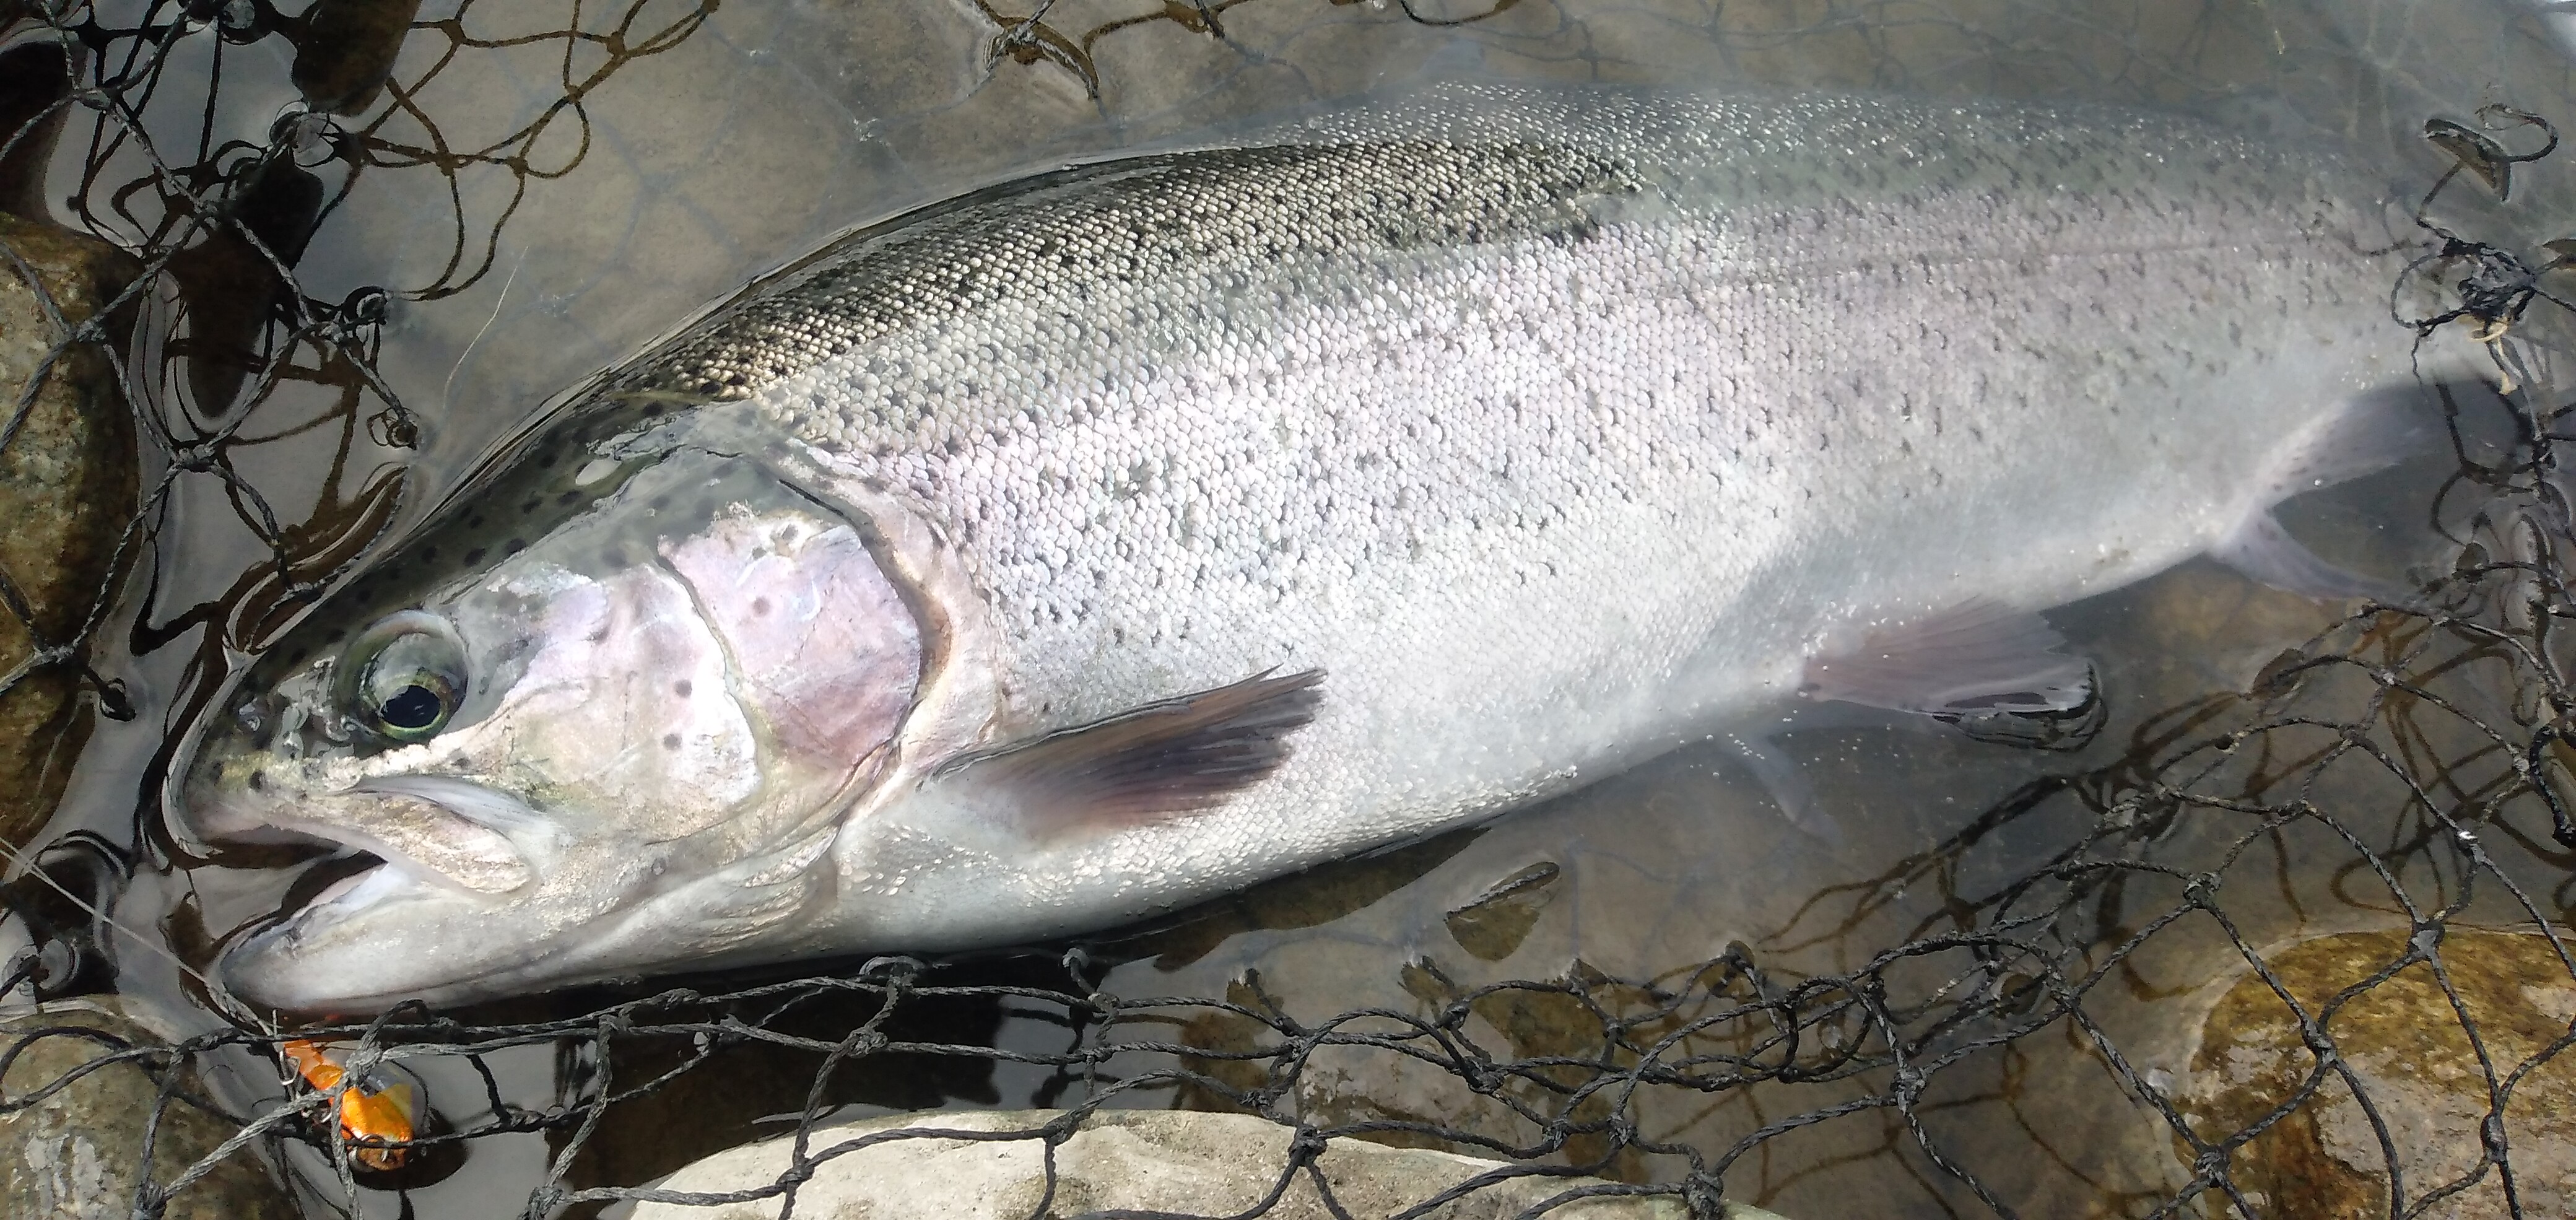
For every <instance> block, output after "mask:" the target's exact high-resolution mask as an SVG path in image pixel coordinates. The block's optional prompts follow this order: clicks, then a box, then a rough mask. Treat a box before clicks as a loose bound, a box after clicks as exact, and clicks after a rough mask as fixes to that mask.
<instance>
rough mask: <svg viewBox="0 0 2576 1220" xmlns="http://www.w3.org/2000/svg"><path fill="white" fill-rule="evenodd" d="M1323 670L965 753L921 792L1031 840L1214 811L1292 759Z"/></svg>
mask: <svg viewBox="0 0 2576 1220" xmlns="http://www.w3.org/2000/svg"><path fill="white" fill-rule="evenodd" d="M1323 680H1324V671H1322V670H1320V669H1309V670H1303V671H1300V672H1298V673H1293V674H1286V675H1281V676H1277V677H1273V676H1272V675H1270V674H1267V673H1264V674H1258V675H1255V676H1253V677H1251V678H1247V679H1245V680H1243V681H1241V682H1237V683H1234V684H1233V685H1230V686H1220V687H1217V688H1216V689H1214V690H1208V691H1201V692H1199V693H1197V694H1194V695H1185V696H1182V697H1181V698H1178V699H1172V700H1168V701H1166V702H1162V703H1153V704H1147V705H1146V706H1144V707H1140V708H1136V709H1134V710H1132V711H1127V712H1122V713H1120V714H1118V715H1116V716H1112V717H1110V718H1108V719H1106V720H1101V721H1097V722H1095V723H1092V724H1087V725H1083V726H1081V727H1079V728H1071V729H1064V730H1061V731H1059V732H1054V733H1049V734H1047V735H1046V736H1044V737H1040V738H1037V739H1035V740H1033V741H1029V742H1026V743H1022V744H1018V745H1013V746H1008V747H1005V748H1003V749H1001V750H997V751H992V752H988V753H982V754H974V755H969V756H967V757H965V758H961V759H958V760H957V761H955V762H952V763H949V764H947V765H945V766H943V767H941V768H940V769H939V770H938V771H936V772H934V773H933V774H932V775H931V776H930V778H929V779H927V780H925V781H924V782H923V784H922V788H923V793H924V794H925V795H930V796H933V797H934V798H935V799H938V800H942V801H952V802H955V803H956V804H958V805H961V806H965V807H968V808H971V809H973V810H975V811H977V812H979V813H982V814H985V815H987V816H991V817H997V818H1000V819H1003V820H1006V821H1008V822H1010V823H1011V824H1013V825H1014V826H1016V827H1017V828H1018V829H1019V830H1021V831H1022V832H1023V833H1025V834H1028V835H1029V836H1031V837H1033V838H1039V839H1048V838H1057V837H1061V836H1064V835H1067V834H1073V833H1080V832H1086V831H1096V830H1112V829H1118V828H1122V827H1130V826H1142V825H1150V824H1153V823H1156V822H1162V821H1167V820H1169V819H1172V818H1175V817H1178V816H1180V815H1183V814H1187V813H1193V812H1196V811H1199V810H1202V809H1208V808H1211V807H1214V806H1216V805H1218V804H1221V803H1223V802H1224V800H1225V799H1226V798H1227V797H1229V796H1232V795H1233V794H1235V793H1236V792H1239V791H1241V790H1243V789H1244V788H1246V787H1248V786H1250V785H1251V784H1253V783H1256V782H1258V781H1259V780H1261V779H1262V778H1264V777H1266V776H1268V775H1269V774H1270V773H1271V772H1273V771H1276V770H1278V769H1279V764H1281V763H1283V762H1286V761H1287V759H1288V737H1289V735H1290V734H1292V733H1295V732H1296V731H1297V730H1298V729H1301V728H1304V727H1305V726H1306V725H1308V724H1310V723H1312V722H1313V721H1314V719H1315V709H1316V707H1317V706H1318V705H1319V704H1321V703H1322V702H1323V692H1322V691H1321V690H1320V689H1318V688H1319V687H1320V686H1321V684H1322V683H1323Z"/></svg>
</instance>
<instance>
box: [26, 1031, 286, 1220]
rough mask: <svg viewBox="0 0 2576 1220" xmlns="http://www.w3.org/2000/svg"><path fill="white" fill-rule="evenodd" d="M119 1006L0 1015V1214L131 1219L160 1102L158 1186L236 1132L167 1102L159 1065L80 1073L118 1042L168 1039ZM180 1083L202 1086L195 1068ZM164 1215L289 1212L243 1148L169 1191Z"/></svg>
mask: <svg viewBox="0 0 2576 1220" xmlns="http://www.w3.org/2000/svg"><path fill="white" fill-rule="evenodd" d="M123 1007H124V1006H123V1004H122V1003H121V1002H120V1001H118V1000H115V999H112V998H102V999H91V1000H62V1001H57V1002H55V1003H52V1004H48V1005H45V1006H44V1007H43V1008H41V1009H39V1010H37V1011H35V1012H33V1013H28V1014H25V1015H21V1016H15V1017H11V1018H9V1019H7V1020H0V1055H9V1054H10V1052H11V1051H12V1050H14V1051H15V1052H16V1053H15V1056H14V1057H13V1058H10V1059H8V1060H7V1063H8V1070H7V1072H6V1073H5V1074H0V1216H9V1217H19V1216H25V1217H35V1216H44V1217H49V1218H52V1220H125V1218H126V1217H128V1216H131V1215H133V1214H134V1205H135V1197H134V1190H135V1186H136V1185H137V1184H138V1182H139V1181H140V1180H141V1170H142V1168H143V1165H144V1161H143V1147H144V1139H145V1136H146V1125H147V1123H149V1121H150V1119H151V1117H152V1114H153V1112H154V1110H155V1108H156V1107H158V1108H159V1109H160V1114H161V1121H160V1122H159V1124H158V1125H157V1127H156V1128H155V1129H153V1130H152V1131H151V1133H150V1138H151V1140H152V1160H151V1169H152V1177H153V1180H154V1181H155V1182H157V1183H162V1184H167V1183H169V1182H171V1181H173V1180H175V1179H176V1178H178V1176H179V1175H180V1174H181V1173H183V1172H185V1171H186V1170H187V1168H188V1167H189V1166H190V1165H192V1164H194V1163H195V1162H196V1161H198V1160H199V1159H201V1158H203V1157H204V1156H206V1154H208V1153H210V1152H213V1151H214V1150H215V1149H216V1148H217V1147H218V1146H220V1145H221V1144H222V1143H223V1142H224V1141H225V1140H226V1139H229V1138H231V1137H232V1135H233V1133H234V1131H235V1130H237V1127H236V1126H235V1124H234V1123H233V1122H232V1121H231V1120H229V1119H226V1118H222V1117H220V1116H217V1115H214V1114H209V1113H207V1112H206V1111H204V1110H202V1109H199V1108H198V1107H196V1106H195V1105H192V1104H190V1103H189V1102H188V1100H186V1098H184V1097H176V1096H174V1097H172V1098H171V1099H170V1100H169V1101H167V1102H166V1103H164V1102H162V1101H161V1100H160V1098H161V1078H160V1073H161V1071H162V1070H163V1069H162V1068H161V1066H160V1062H159V1061H156V1060H153V1059H148V1058H131V1059H121V1060H116V1061H114V1062H110V1063H107V1064H105V1065H102V1066H99V1067H97V1068H94V1069H90V1070H88V1071H86V1072H84V1071H82V1069H83V1068H84V1067H85V1066H86V1065H88V1064H92V1063H95V1062H97V1061H98V1060H101V1059H109V1058H112V1057H114V1056H115V1055H117V1054H118V1053H119V1051H120V1050H121V1049H123V1048H127V1047H149V1046H154V1045H158V1044H160V1043H161V1042H162V1041H163V1040H162V1039H161V1038H159V1037H158V1036H156V1035H154V1034H153V1033H152V1032H151V1031H150V1030H149V1029H147V1028H145V1027H144V1026H143V1025H142V1024H140V1023H138V1022H136V1021H135V1020H134V1019H133V1018H132V1017H130V1016H128V1015H127V1014H126V1013H125V1012H124V1011H122V1009H123ZM82 1030H96V1031H98V1033H97V1034H88V1033H82V1032H80V1031H82ZM41 1031H53V1032H41ZM102 1035H103V1036H102ZM75 1073H79V1074H78V1075H77V1076H75ZM57 1084H59V1085H60V1087H59V1088H55V1089H54V1091H52V1092H50V1093H46V1090H47V1089H49V1088H53V1087H54V1086H56V1085H57ZM179 1087H180V1089H181V1090H182V1091H184V1092H197V1091H198V1090H197V1087H196V1081H195V1080H194V1079H193V1074H191V1076H190V1077H183V1078H182V1080H181V1081H180V1082H179ZM38 1093H45V1096H44V1097H42V1098H41V1099H38V1098H36V1094H38ZM159 1215H161V1216H162V1217H163V1218H164V1220H272V1218H274V1220H289V1218H290V1217H293V1216H294V1215H296V1211H295V1208H294V1207H293V1206H292V1205H291V1204H290V1203H289V1202H288V1201H287V1198H286V1195H285V1193H284V1191H283V1190H282V1189H281V1188H280V1187H279V1186H278V1185H277V1183H276V1182H274V1181H273V1180H271V1179H270V1178H269V1176H268V1173H267V1171H266V1170H264V1169H263V1168H262V1167H261V1166H260V1164H259V1162H258V1160H257V1158H256V1157H255V1156H254V1155H253V1154H252V1153H251V1152H249V1151H247V1150H243V1151H237V1152H235V1153H234V1154H233V1155H232V1156H230V1157H228V1158H226V1159H225V1160H223V1161H221V1162H218V1163H217V1164H216V1165H215V1167H214V1171H213V1172H212V1173H209V1174H207V1175H206V1176H205V1177H202V1178H199V1179H198V1180H196V1181H194V1182H191V1183H189V1184H188V1185H187V1186H185V1187H183V1188H181V1189H180V1190H179V1191H177V1192H176V1193H174V1194H172V1195H171V1196H170V1199H169V1202H168V1205H167V1210H165V1211H162V1212H160V1213H159Z"/></svg>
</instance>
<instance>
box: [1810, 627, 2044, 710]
mask: <svg viewBox="0 0 2576 1220" xmlns="http://www.w3.org/2000/svg"><path fill="white" fill-rule="evenodd" d="M2065 643H2066V638H2065V637H2064V636H2061V635H2059V634H2057V630H2056V629H2055V628H2053V627H2050V626H2049V625H2048V623H2047V621H2046V620H2044V619H2042V618H2040V617H2039V616H2038V615H2036V614H2032V613H2029V612H2027V611H2021V610H2014V609H2011V608H2010V607H2007V606H2004V605H2002V604H2000V603H1997V602H1991V601H1986V600H1984V599H1975V600H1970V601H1967V602H1963V603H1961V604H1960V605H1958V606H1955V607H1953V608H1951V609H1949V610H1945V611H1940V612H1938V613H1933V614H1926V615H1923V616H1920V617H1917V618H1912V619H1907V620H1904V621H1901V622H1893V623H1887V624H1882V625H1879V626H1874V627H1871V628H1870V629H1869V630H1868V631H1867V632H1866V633H1865V634H1863V635H1862V636H1861V637H1860V640H1859V642H1858V643H1857V644H1854V645H1852V646H1850V647H1844V648H1835V649H1830V650H1827V651H1825V652H1821V653H1819V654H1817V655H1815V656H1812V657H1809V658H1808V659H1807V670H1806V685H1805V686H1804V687H1803V688H1802V693H1804V694H1805V695H1806V696H1807V697H1808V698H1811V699H1837V700H1841V701H1843V702H1845V703H1857V704H1861V705H1863V706H1865V707H1877V708H1886V709H1887V710H1889V711H1895V712H1915V713H1918V714H1921V715H1926V716H1939V717H1943V718H1945V719H1946V718H1958V717H1979V716H1991V715H1998V714H2010V715H2021V716H2044V715H2052V714H2058V713H2065V712H2072V711H2076V710H2078V709H2080V708H2083V707H2085V706H2086V705H2087V704H2089V703H2091V702H2092V700H2093V666H2092V664H2091V663H2090V662H2087V661H2086V660H2084V659H2083V658H2082V657H2070V656H2067V655H2066V654H2064V653H2062V652H2059V651H2058V649H2059V647H2061V646H2062V645H2064V644H2065Z"/></svg>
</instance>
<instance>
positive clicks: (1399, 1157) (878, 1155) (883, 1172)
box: [632, 1110, 1779, 1220]
mask: <svg viewBox="0 0 2576 1220" xmlns="http://www.w3.org/2000/svg"><path fill="white" fill-rule="evenodd" d="M1060 1116H1061V1112H1060V1111H1054V1110H970V1111H952V1112H947V1113H938V1114H899V1115H894V1116H891V1117H886V1118H875V1119H867V1120H864V1121H860V1122H853V1123H843V1124H839V1125H836V1126H830V1127H821V1128H817V1129H816V1130H815V1132H814V1133H813V1135H812V1136H811V1137H810V1141H809V1145H808V1147H809V1148H810V1149H812V1150H814V1151H820V1150H823V1149H827V1148H830V1147H832V1146H833V1145H834V1144H838V1143H841V1142H844V1141H847V1140H850V1139H855V1138H858V1137H860V1136H864V1135H868V1134H871V1133H874V1132H879V1131H891V1130H896V1129H900V1128H908V1127H926V1128H936V1129H945V1130H952V1131H1023V1130H1031V1129H1034V1128H1037V1127H1041V1126H1043V1125H1045V1124H1046V1123H1048V1122H1051V1121H1053V1120H1055V1119H1056V1118H1058V1117H1060ZM1293 1135H1294V1133H1293V1132H1291V1131H1290V1130H1289V1129H1288V1128H1286V1127H1283V1126H1280V1125H1279V1124H1277V1123H1273V1122H1270V1121H1268V1120H1266V1119H1261V1118H1256V1117H1253V1116H1251V1115H1242V1114H1202V1113H1193V1112H1186V1111H1177V1110H1104V1111H1100V1112H1098V1113H1095V1114H1093V1115H1092V1116H1091V1117H1090V1118H1089V1119H1088V1120H1087V1121H1085V1122H1084V1124H1083V1126H1082V1129H1081V1130H1079V1131H1077V1132H1075V1133H1074V1135H1073V1136H1072V1137H1071V1138H1070V1139H1068V1140H1066V1141H1065V1142H1064V1144H1063V1145H1062V1146H1060V1147H1059V1148H1058V1149H1057V1150H1056V1174H1057V1177H1056V1187H1055V1199H1054V1201H1053V1202H1052V1203H1051V1204H1050V1205H1049V1207H1048V1209H1047V1212H1046V1214H1047V1215H1049V1216H1075V1215H1079V1214H1082V1213H1084V1212H1097V1211H1115V1210H1134V1211H1149V1212H1164V1213H1174V1214H1180V1215H1198V1216H1232V1215H1236V1214H1239V1213H1242V1212H1245V1211H1248V1210H1250V1209H1251V1208H1252V1207H1253V1206H1254V1205H1255V1204H1257V1203H1259V1202H1260V1201H1261V1200H1262V1199H1263V1198H1264V1197H1265V1196H1266V1195H1268V1194H1269V1193H1270V1190H1271V1188H1272V1187H1273V1186H1274V1185H1276V1184H1277V1182H1278V1180H1279V1172H1280V1168H1281V1167H1282V1166H1284V1165H1286V1164H1287V1163H1288V1146H1289V1143H1290V1141H1291V1139H1292V1138H1293ZM792 1145H793V1139H792V1137H784V1136H782V1137H780V1138H777V1139H770V1140H763V1141H761V1142H759V1143H756V1144H747V1145H744V1146H743V1147H740V1148H735V1149H732V1150H730V1151H726V1152H720V1153H717V1154H716V1155H714V1156H711V1157H708V1158H707V1159H705V1160H703V1161H699V1162H697V1163H696V1164H693V1165H690V1166H689V1167H687V1168H685V1169H682V1170H681V1171H679V1172H678V1173H675V1174H673V1175H671V1177H670V1178H669V1179H667V1180H665V1181H663V1182H662V1183H660V1184H659V1188H660V1189H662V1190H667V1191H689V1192H700V1193H719V1192H727V1191H737V1190H746V1189H751V1188H754V1187H759V1186H765V1185H768V1184H769V1183H771V1182H774V1181H776V1180H777V1179H778V1176H779V1175H780V1174H781V1173H782V1172H784V1171H785V1170H786V1168H787V1164H788V1159H789V1155H790V1153H791V1152H792ZM1317 1163H1318V1165H1319V1166H1320V1167H1321V1168H1322V1170H1323V1172H1324V1177H1325V1179H1326V1180H1327V1181H1329V1182H1330V1183H1331V1186H1332V1192H1333V1197H1334V1200H1335V1201H1336V1202H1338V1203H1339V1204H1340V1205H1341V1206H1342V1208H1343V1210H1344V1211H1345V1212H1347V1213H1348V1214H1349V1215H1352V1216H1361V1217H1371V1216H1391V1215H1395V1214H1397V1213H1399V1212H1402V1211H1404V1210H1405V1209H1407V1208H1410V1207H1413V1206H1416V1205H1418V1204H1420V1203H1422V1202H1423V1201H1424V1200H1427V1199H1429V1198H1430V1197H1432V1196H1433V1195H1436V1194H1438V1193H1440V1192H1441V1191H1442V1190H1445V1189H1447V1188H1448V1187H1450V1186H1452V1185H1455V1184H1457V1183H1459V1182H1462V1181H1465V1180H1466V1179H1468V1178H1470V1177H1473V1176H1474V1175H1476V1174H1479V1173H1483V1172H1485V1171H1487V1170H1490V1169H1494V1168H1497V1167H1498V1166H1499V1164H1500V1163H1499V1162H1495V1161H1486V1160H1478V1159H1475V1158H1473V1157H1464V1156H1457V1155H1454V1154H1451V1153H1446V1152H1434V1151H1429V1150H1426V1149H1418V1148H1388V1147H1385V1146H1383V1145H1379V1144H1372V1143H1368V1142H1366V1141H1362V1140H1355V1139H1337V1140H1334V1141H1332V1143H1331V1144H1330V1145H1329V1146H1328V1147H1327V1148H1326V1149H1325V1150H1324V1152H1323V1154H1322V1155H1321V1156H1320V1157H1318V1158H1317ZM1596 1183H1597V1180H1596V1179H1591V1178H1553V1177H1540V1178H1520V1179H1515V1180H1513V1181H1509V1182H1505V1183H1502V1184H1499V1185H1496V1186H1492V1187H1488V1188H1485V1189H1482V1190H1478V1191H1476V1192H1475V1193H1473V1194H1470V1195H1467V1196H1465V1197H1464V1198H1461V1199H1458V1200H1455V1201H1453V1202H1451V1203H1449V1204H1447V1205H1446V1206H1443V1207H1441V1208H1439V1209H1437V1210H1435V1211H1432V1212H1430V1213H1428V1217H1430V1218H1436V1220H1501V1218H1503V1217H1508V1216H1515V1215H1518V1214H1520V1213H1521V1212H1522V1211H1524V1210H1526V1209H1527V1208H1529V1207H1531V1206H1532V1205H1535V1204H1537V1203H1539V1202H1541V1201H1543V1200H1545V1199H1548V1198H1550V1197H1553V1196H1555V1195H1558V1194H1562V1193H1564V1192H1566V1191H1568V1190H1573V1189H1576V1188H1579V1187H1582V1186H1585V1185H1590V1184H1596ZM1045 1193H1046V1168H1045V1146H1044V1145H1043V1144H1042V1143H1041V1142H1040V1141H1039V1140H1037V1139H1035V1138H1029V1139H1018V1140H1010V1141H997V1140H967V1139H940V1138H914V1139H900V1140H891V1141H888V1142H886V1143H882V1144H876V1145H872V1146H870V1147H868V1148H864V1149H861V1150H859V1151H857V1152H853V1153H850V1154H847V1155H844V1156H840V1157H836V1158H834V1159H832V1160H829V1161H826V1162H824V1163H822V1164H821V1165H819V1166H817V1167H816V1169H815V1172H814V1177H813V1179H812V1180H811V1181H809V1182H807V1183H806V1184H805V1185H804V1187H803V1189H801V1190H799V1191H798V1192H797V1195H796V1213H795V1214H796V1215H797V1216H799V1217H803V1218H805V1220H897V1218H905V1220H950V1218H954V1220H967V1218H969V1217H986V1216H1012V1217H1018V1216H1028V1215H1031V1214H1033V1213H1035V1211H1036V1209H1037V1205H1038V1202H1039V1200H1040V1199H1042V1198H1044V1197H1045ZM778 1212H779V1201H778V1200H777V1199H776V1198H769V1199H763V1200H759V1201H756V1202H749V1203H733V1204H726V1205H723V1206H718V1207H691V1206H685V1205H680V1204H671V1203H643V1204H638V1205H637V1206H636V1208H635V1210H634V1212H633V1214H632V1220H767V1218H769V1217H774V1216H776V1215H777V1214H778ZM1332 1214H1333V1213H1332V1212H1331V1210H1330V1209H1328V1208H1327V1207H1326V1206H1325V1205H1324V1203H1323V1201H1322V1199H1321V1197H1320V1196H1319V1195H1318V1194H1317V1193H1316V1190H1315V1187H1314V1183H1313V1178H1312V1176H1311V1175H1308V1174H1302V1173H1301V1174H1299V1175H1297V1178H1296V1180H1295V1181H1294V1182H1293V1183H1292V1184H1291V1185H1290V1187H1289V1189H1288V1191H1287V1193H1286V1194H1285V1195H1283V1196H1281V1198H1280V1199H1279V1201H1278V1203H1277V1205H1276V1206H1274V1207H1272V1208H1271V1209H1270V1210H1269V1211H1268V1212H1266V1213H1264V1216H1265V1217H1266V1220H1326V1218H1327V1217H1329V1216H1331V1215H1332ZM1546 1214H1547V1215H1548V1216H1550V1217H1565V1218H1566V1220H1684V1218H1685V1217H1687V1216H1688V1215H1689V1214H1690V1213H1689V1211H1688V1209H1687V1208H1685V1207H1684V1206H1683V1205H1682V1202H1681V1201H1680V1200H1679V1199H1677V1198H1672V1197H1668V1196H1666V1197H1648V1196H1628V1197H1612V1198H1595V1199H1584V1200H1581V1201H1578V1202H1575V1203H1572V1204H1570V1205H1568V1206H1565V1207H1561V1208H1557V1209H1555V1210H1553V1211H1550V1212H1548V1213H1546ZM1725 1220H1779V1217H1777V1216H1773V1215H1772V1214H1771V1213H1769V1212H1765V1211H1761V1210H1759V1209H1756V1208H1751V1207H1745V1206H1742V1205H1740V1204H1728V1205H1727V1208H1726V1216H1725Z"/></svg>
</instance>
